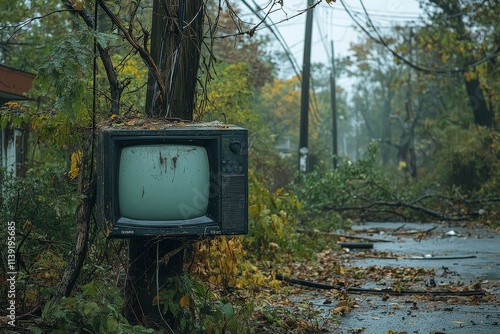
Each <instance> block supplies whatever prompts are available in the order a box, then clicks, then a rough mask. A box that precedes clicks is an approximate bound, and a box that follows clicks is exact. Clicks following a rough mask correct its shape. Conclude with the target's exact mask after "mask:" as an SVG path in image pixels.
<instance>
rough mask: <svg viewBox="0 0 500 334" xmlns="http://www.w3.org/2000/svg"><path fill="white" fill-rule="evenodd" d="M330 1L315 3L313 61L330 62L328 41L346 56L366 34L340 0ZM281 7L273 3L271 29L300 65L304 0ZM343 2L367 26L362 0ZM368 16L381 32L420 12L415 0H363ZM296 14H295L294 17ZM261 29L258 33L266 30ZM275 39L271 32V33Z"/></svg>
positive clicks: (265, 0) (260, 2) (259, 0)
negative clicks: (354, 43)
mask: <svg viewBox="0 0 500 334" xmlns="http://www.w3.org/2000/svg"><path fill="white" fill-rule="evenodd" d="M340 1H341V0H337V2H332V3H331V4H330V5H328V4H327V3H326V1H325V0H324V1H323V2H322V3H320V4H319V5H318V6H316V7H315V9H314V12H313V22H314V23H313V42H312V50H311V61H312V62H323V63H328V64H330V62H331V41H333V42H334V49H335V51H334V52H335V56H336V57H338V56H346V55H348V53H349V45H350V44H351V43H353V42H356V41H358V38H359V36H362V37H363V38H364V37H366V35H364V33H363V32H360V30H359V29H355V28H354V26H355V25H356V24H355V23H354V22H353V20H352V19H351V18H350V17H349V15H348V13H347V12H346V11H345V9H344V7H343V6H342V4H341V3H340ZM247 3H249V4H251V5H252V6H254V4H255V3H257V4H258V5H259V6H261V7H262V8H263V11H262V13H264V12H265V11H267V8H268V7H266V6H267V5H268V3H269V0H250V1H247ZM283 3H284V6H283V9H282V10H281V9H279V6H276V7H275V8H276V11H275V12H274V13H273V14H272V16H271V20H272V21H268V22H269V23H271V22H272V23H275V24H276V25H274V26H273V29H276V30H275V32H276V33H278V34H279V35H280V36H282V37H283V40H284V44H285V45H286V46H287V48H288V49H289V50H290V51H291V54H292V55H293V57H294V59H295V60H296V61H297V64H298V65H299V67H300V68H302V58H303V53H304V37H305V21H306V14H305V13H304V14H302V15H298V16H296V15H297V14H298V13H300V12H302V11H303V10H304V9H305V8H307V0H283ZM344 3H345V4H346V6H348V9H349V11H350V12H351V13H352V14H353V15H354V16H355V18H356V19H357V20H358V21H359V22H360V23H361V24H362V25H363V26H365V27H366V25H367V20H366V16H365V14H364V11H363V7H362V3H361V2H360V1H359V0H349V1H345V0H344ZM363 4H364V6H365V8H366V9H367V11H368V13H369V15H370V18H371V20H372V22H373V23H374V25H375V26H377V28H378V29H379V30H380V32H382V33H383V32H384V31H387V29H389V27H390V26H393V25H396V24H399V25H407V24H411V22H416V21H417V20H418V15H419V14H420V13H421V10H420V8H419V3H418V1H415V0H389V1H380V0H363ZM294 16H295V17H294ZM262 27H263V29H262V30H258V31H257V33H258V34H259V33H263V32H264V30H266V31H268V29H267V28H265V27H264V26H263V25H262ZM273 39H274V36H273ZM273 44H274V45H275V47H276V49H277V50H282V49H283V48H282V46H280V44H279V43H278V42H277V41H275V42H273Z"/></svg>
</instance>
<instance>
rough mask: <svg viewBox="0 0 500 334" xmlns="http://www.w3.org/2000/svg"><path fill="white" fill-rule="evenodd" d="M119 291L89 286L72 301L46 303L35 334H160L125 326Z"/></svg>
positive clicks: (140, 327)
mask: <svg viewBox="0 0 500 334" xmlns="http://www.w3.org/2000/svg"><path fill="white" fill-rule="evenodd" d="M121 294H122V291H120V290H119V289H117V288H115V287H113V286H110V285H109V283H107V284H103V283H102V282H91V283H89V284H87V285H85V286H83V287H82V289H81V292H78V293H76V294H75V296H74V297H68V298H63V299H61V300H60V301H49V302H48V303H47V304H45V307H44V308H43V311H42V318H41V320H42V322H41V324H40V325H39V326H38V329H37V327H35V326H32V327H31V329H32V330H33V331H34V332H35V333H43V332H46V331H47V330H49V331H50V332H51V333H61V334H63V333H77V332H78V333H81V332H84V333H138V334H139V333H144V334H146V333H161V332H158V331H155V330H153V329H151V328H149V329H146V328H144V327H142V326H138V325H137V326H133V325H130V324H128V322H127V320H126V319H125V318H124V316H123V315H122V314H121V309H122V307H123V304H124V302H123V298H122V297H121Z"/></svg>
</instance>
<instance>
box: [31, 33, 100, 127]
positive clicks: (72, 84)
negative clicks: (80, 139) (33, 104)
mask: <svg viewBox="0 0 500 334" xmlns="http://www.w3.org/2000/svg"><path fill="white" fill-rule="evenodd" d="M90 37H91V36H90V35H89V34H86V33H84V32H79V31H75V32H73V33H72V34H68V35H67V36H65V38H64V39H63V40H62V41H60V42H59V43H58V44H57V45H56V46H55V47H54V52H53V53H52V56H51V57H50V59H48V60H47V61H46V62H45V64H43V65H42V66H41V67H40V68H39V70H38V75H37V77H36V78H35V81H34V83H33V85H34V87H35V90H34V92H33V94H34V95H35V96H47V95H50V96H55V97H56V99H55V102H54V106H53V107H54V109H55V111H56V113H57V116H56V119H57V121H58V122H61V123H63V124H64V125H68V124H71V125H74V124H80V125H83V124H85V123H86V122H88V120H90V114H89V113H88V110H89V106H88V105H87V102H88V101H91V98H90V97H91V95H90V94H92V90H91V89H89V87H88V84H89V79H90V78H91V74H92V70H91V65H92V58H93V57H92V53H91V50H90V46H91V45H92V44H91V41H92V39H91V38H90Z"/></svg>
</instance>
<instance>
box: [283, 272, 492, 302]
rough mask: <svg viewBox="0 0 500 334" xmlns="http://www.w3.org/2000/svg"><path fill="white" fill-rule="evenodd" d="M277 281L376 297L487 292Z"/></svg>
mask: <svg viewBox="0 0 500 334" xmlns="http://www.w3.org/2000/svg"><path fill="white" fill-rule="evenodd" d="M276 279H277V280H280V281H283V282H287V283H291V284H298V285H302V286H307V287H310V288H317V289H323V290H341V291H346V292H350V293H357V294H375V295H395V296H403V295H419V296H464V297H466V296H480V295H485V294H486V292H485V291H483V290H472V291H443V290H439V291H420V290H405V291H394V290H390V289H364V288H353V287H351V288H346V287H344V286H333V285H329V284H322V283H316V282H311V281H305V280H301V279H297V278H288V277H285V276H283V275H280V274H276Z"/></svg>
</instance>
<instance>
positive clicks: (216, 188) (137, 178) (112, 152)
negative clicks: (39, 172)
mask: <svg viewBox="0 0 500 334" xmlns="http://www.w3.org/2000/svg"><path fill="white" fill-rule="evenodd" d="M247 140H248V135H247V130H246V129H243V128H239V127H236V126H229V125H222V124H221V123H201V124H195V123H193V124H187V125H186V124H175V123H174V124H170V125H168V126H163V127H159V128H158V127H157V128H156V129H151V128H149V129H144V128H142V129H133V128H123V127H113V126H107V127H101V128H100V129H99V132H98V143H99V144H98V154H97V182H98V187H97V191H98V193H97V210H98V220H99V224H100V225H101V227H102V228H103V229H104V231H105V234H106V235H107V236H108V237H111V238H133V237H139V238H140V237H142V238H148V237H200V236H214V235H234V234H246V233H247V231H248V151H247V150H248V144H247Z"/></svg>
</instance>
